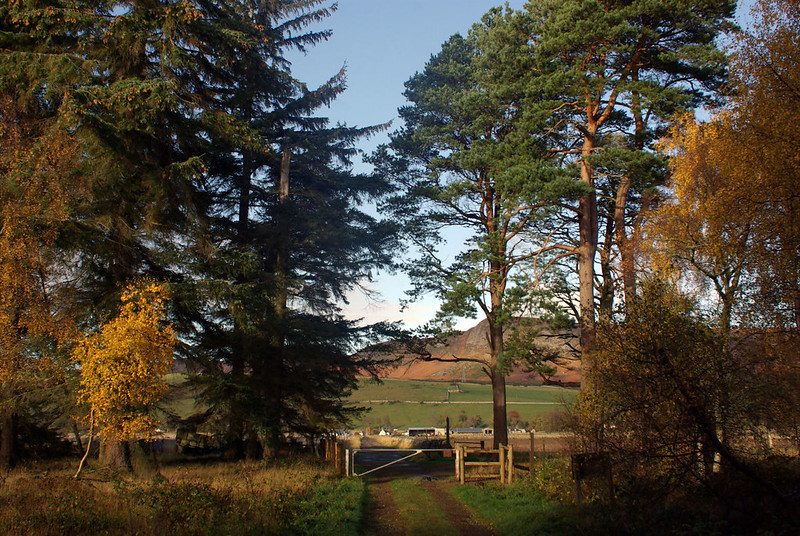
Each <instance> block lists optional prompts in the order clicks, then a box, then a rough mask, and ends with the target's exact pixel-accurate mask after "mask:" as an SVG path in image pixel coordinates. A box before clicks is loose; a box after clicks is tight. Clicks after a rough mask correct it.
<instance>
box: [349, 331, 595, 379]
mask: <svg viewBox="0 0 800 536" xmlns="http://www.w3.org/2000/svg"><path fill="white" fill-rule="evenodd" d="M488 337H489V333H488V322H487V321H485V320H484V321H482V322H480V323H478V324H477V325H476V326H475V327H473V328H470V329H468V330H467V331H464V332H461V333H459V334H456V335H453V336H450V337H447V338H446V339H444V340H433V339H427V340H419V339H415V340H411V341H404V342H400V341H392V342H389V343H384V344H380V345H376V346H373V347H370V348H368V349H367V350H364V351H362V352H360V354H361V355H362V356H363V357H369V358H371V359H374V360H376V361H378V362H380V363H384V365H383V366H382V367H380V371H381V372H380V376H381V377H383V378H392V379H401V380H433V381H450V382H452V381H461V382H488V381H489V379H488V377H487V376H486V374H485V373H484V372H483V369H482V367H481V364H480V361H486V360H488V356H489V342H488ZM535 340H536V346H537V347H538V348H539V349H540V350H542V352H543V353H544V354H546V355H547V357H548V364H550V365H551V366H552V367H553V371H552V374H547V373H539V372H535V371H532V370H530V369H529V368H526V367H525V366H515V367H514V369H513V370H512V372H511V373H510V374H509V375H508V377H507V382H508V383H510V384H517V385H561V386H577V385H579V384H580V379H581V370H580V361H579V360H577V359H576V358H575V357H574V352H573V350H572V348H574V347H576V346H577V343H578V331H577V330H572V331H564V332H557V333H556V332H552V331H550V330H547V329H544V328H540V333H539V334H538V336H537V337H536V339H535ZM463 359H469V360H470V361H461V360H463Z"/></svg>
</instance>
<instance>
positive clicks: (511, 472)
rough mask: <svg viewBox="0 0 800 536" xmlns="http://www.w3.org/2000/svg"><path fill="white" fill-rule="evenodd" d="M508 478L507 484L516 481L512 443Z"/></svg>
mask: <svg viewBox="0 0 800 536" xmlns="http://www.w3.org/2000/svg"><path fill="white" fill-rule="evenodd" d="M507 452H508V478H506V484H513V483H514V447H513V446H512V445H509V446H508V450H507Z"/></svg>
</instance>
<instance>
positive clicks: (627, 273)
mask: <svg viewBox="0 0 800 536" xmlns="http://www.w3.org/2000/svg"><path fill="white" fill-rule="evenodd" d="M630 188H631V179H630V177H629V176H628V175H625V176H624V177H623V178H622V182H621V183H620V185H619V188H617V199H616V201H615V203H614V230H615V232H616V235H617V247H618V248H619V254H620V258H621V261H622V262H621V265H622V289H623V293H624V296H625V305H626V307H627V305H628V304H629V303H631V302H632V301H633V298H634V296H636V267H635V263H634V260H635V256H634V251H633V243H632V242H631V241H630V240H629V238H628V232H627V231H626V229H625V210H626V208H627V204H628V192H629V191H630Z"/></svg>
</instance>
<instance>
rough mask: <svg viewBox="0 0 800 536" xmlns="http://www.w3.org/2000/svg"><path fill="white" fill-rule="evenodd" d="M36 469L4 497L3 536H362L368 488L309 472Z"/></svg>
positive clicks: (0, 495) (310, 467)
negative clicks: (137, 473) (146, 473)
mask: <svg viewBox="0 0 800 536" xmlns="http://www.w3.org/2000/svg"><path fill="white" fill-rule="evenodd" d="M72 472H74V468H73V467H71V466H70V467H66V466H65V467H57V466H52V465H51V466H47V467H43V466H36V467H29V468H25V469H21V470H17V471H15V472H14V473H12V474H11V475H10V476H9V477H8V478H7V479H6V481H5V483H4V485H3V486H2V488H0V534H8V535H19V536H28V535H37V536H39V535H59V536H61V535H84V534H112V535H113V534H123V535H127V534H169V535H176V536H180V535H198V536H202V535H218V534H226V535H251V534H252V535H257V534H258V535H260V534H265V535H271V534H275V535H277V534H280V535H284V534H288V535H298V536H301V535H314V536H324V535H336V536H338V535H342V536H347V535H354V536H355V535H357V534H359V531H360V527H361V523H362V511H361V504H362V502H363V501H362V497H363V494H364V487H363V483H362V482H361V481H360V480H356V479H344V480H340V479H337V478H335V477H334V476H333V475H331V474H330V472H329V471H328V470H327V469H326V468H324V467H322V466H319V465H316V464H314V463H310V462H296V463H290V464H282V465H281V466H279V467H271V468H270V467H265V466H264V465H263V464H259V463H214V464H196V465H180V466H172V467H165V468H163V470H162V475H163V478H159V479H156V480H140V479H136V478H132V477H130V476H129V475H119V474H113V473H107V474H105V473H102V472H94V473H93V472H91V471H90V472H87V473H86V476H85V478H83V479H81V480H78V481H76V480H73V479H72V477H71V474H72Z"/></svg>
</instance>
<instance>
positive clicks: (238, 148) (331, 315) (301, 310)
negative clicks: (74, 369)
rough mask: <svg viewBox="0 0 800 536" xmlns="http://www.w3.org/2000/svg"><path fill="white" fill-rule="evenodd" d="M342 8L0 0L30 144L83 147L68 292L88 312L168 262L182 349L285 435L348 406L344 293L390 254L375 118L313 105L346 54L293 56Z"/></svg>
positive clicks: (103, 312)
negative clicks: (340, 119) (324, 65)
mask: <svg viewBox="0 0 800 536" xmlns="http://www.w3.org/2000/svg"><path fill="white" fill-rule="evenodd" d="M333 10H335V5H333V6H331V7H325V6H324V2H322V1H321V0H312V1H306V0H286V1H280V2H251V1H249V0H243V1H234V2H223V3H219V2H206V1H202V0H201V1H199V2H179V3H175V2H168V1H156V2H149V1H147V2H145V1H133V2H112V3H103V2H94V1H91V0H90V1H82V0H80V1H79V0H76V1H64V2H13V3H9V4H8V5H4V6H2V7H0V30H2V31H0V72H1V73H2V75H3V76H2V77H0V105H2V108H0V120H2V121H3V122H4V124H14V123H15V122H16V123H19V122H22V121H30V122H31V124H34V125H37V127H38V130H34V129H31V130H29V131H27V132H26V136H28V139H29V140H30V142H31V143H33V144H35V143H36V142H37V140H38V139H47V135H48V134H49V133H51V132H62V133H65V134H64V136H65V137H69V139H71V140H73V141H74V144H75V145H76V147H77V149H75V150H74V151H73V153H74V154H75V155H77V156H74V159H73V160H70V161H69V166H67V165H65V167H68V170H69V172H70V173H73V174H74V175H75V176H77V177H80V179H81V181H82V182H81V185H82V186H83V189H81V190H78V189H77V188H76V189H75V190H76V191H77V192H78V194H77V195H75V196H74V199H70V204H69V206H68V209H67V210H68V212H69V217H68V218H66V219H65V222H64V224H63V225H61V227H60V228H59V229H58V248H59V251H60V252H61V254H62V258H63V259H66V260H67V261H68V263H66V264H67V266H66V267H65V268H62V269H61V271H60V272H59V278H58V280H57V281H53V285H54V287H56V286H63V287H65V288H67V289H69V290H71V291H73V292H72V294H71V295H70V301H69V303H64V304H59V305H60V306H63V307H67V306H69V307H70V308H74V310H75V311H77V312H78V313H79V314H77V315H76V318H77V319H78V320H77V321H78V322H79V323H80V324H81V325H84V326H86V327H88V328H90V329H91V327H92V326H95V325H97V324H98V323H100V322H102V320H103V319H104V318H106V317H108V316H110V315H112V314H113V307H114V305H113V304H114V303H115V301H116V300H115V297H116V295H117V294H118V293H119V289H120V288H121V287H122V286H123V285H124V284H125V283H126V282H127V281H128V280H130V279H131V278H133V277H136V276H140V275H143V274H148V275H151V276H153V277H155V278H158V279H162V280H167V281H169V282H170V283H171V284H172V287H173V289H174V290H175V295H174V303H175V308H174V311H173V319H172V320H173V321H174V322H175V325H176V327H177V328H178V329H179V330H180V331H181V335H182V341H183V343H184V344H183V346H182V348H181V352H182V353H183V356H184V357H186V358H188V359H190V360H192V361H193V362H194V364H195V370H197V371H198V372H199V373H200V375H201V378H200V379H199V383H201V384H202V385H204V386H205V387H207V391H206V394H207V402H209V403H210V404H211V407H212V410H216V411H217V416H218V417H221V422H222V423H223V426H225V427H227V428H232V435H233V436H234V437H238V439H241V438H242V435H243V434H244V432H245V430H247V431H249V432H250V435H251V437H255V436H256V435H258V434H262V436H263V434H267V435H270V436H271V437H272V439H271V442H272V443H274V441H273V440H274V439H275V438H276V437H277V436H278V435H279V434H280V433H281V432H282V431H285V430H287V429H293V430H297V431H302V432H304V433H311V434H316V433H321V432H323V431H326V430H330V429H331V428H332V427H334V425H340V424H341V423H342V422H343V421H344V420H345V419H346V412H345V411H344V408H343V404H342V402H341V398H342V396H344V395H346V394H347V393H348V390H349V389H350V388H351V387H352V385H353V377H354V374H355V372H356V370H357V369H356V364H355V363H354V362H353V361H352V360H350V359H349V358H348V357H347V356H348V355H349V354H350V353H352V351H353V350H354V348H355V347H356V346H357V345H358V343H359V340H360V339H361V338H362V337H364V336H365V335H364V331H362V330H360V329H359V328H357V327H356V325H355V323H352V322H347V321H345V320H343V319H342V318H341V315H340V311H339V308H338V305H337V304H338V303H341V301H342V300H344V299H345V297H346V295H347V293H348V292H349V291H351V290H353V289H354V288H355V287H356V286H357V285H358V284H359V282H361V281H363V280H365V279H369V278H370V277H371V276H372V275H373V271H374V270H375V269H377V268H379V267H388V266H389V265H390V264H391V258H390V257H389V255H388V253H387V251H388V250H389V249H390V248H391V247H392V243H393V238H392V232H393V229H392V227H391V226H389V225H386V224H384V223H382V222H381V221H379V220H377V219H376V218H374V217H371V216H369V215H368V214H366V213H365V212H363V211H362V210H361V208H360V207H361V204H362V203H364V202H367V201H369V200H370V199H372V198H373V197H374V196H379V195H382V194H383V193H385V191H386V187H385V185H383V184H382V183H381V182H380V181H377V180H375V179H374V178H373V177H370V176H361V175H354V174H352V173H351V172H350V159H351V158H352V156H353V155H354V154H356V149H355V147H354V143H355V141H356V140H358V139H359V138H361V137H363V136H366V135H369V134H371V133H373V132H375V131H376V130H377V129H378V128H380V127H367V128H360V129H359V128H351V127H347V126H344V125H335V126H331V125H329V124H328V121H327V119H325V118H321V117H316V116H315V115H314V114H315V113H316V110H317V109H318V108H320V107H321V106H323V105H326V104H329V103H330V102H331V101H332V100H333V99H334V98H335V97H336V96H337V95H338V94H340V93H341V92H342V91H343V90H344V88H345V79H344V72H339V73H335V74H334V76H333V77H332V78H331V80H330V81H329V82H328V83H326V84H324V85H323V86H321V87H320V88H317V89H316V90H309V89H308V88H307V87H306V86H305V84H303V83H302V82H301V81H299V80H297V79H295V78H294V77H293V76H292V73H291V70H290V64H289V63H288V62H287V61H286V59H285V58H284V55H285V54H286V52H287V51H289V50H290V49H301V50H305V49H306V48H307V47H310V46H313V45H315V44H317V43H319V42H320V41H322V40H324V39H325V38H327V36H328V35H329V32H325V31H323V32H312V31H306V28H307V27H308V25H309V24H310V23H312V22H318V21H320V20H322V19H324V18H325V17H327V16H328V15H329V14H330V13H331V12H332V11H333ZM40 125H44V126H40ZM48 129H49V130H48ZM68 156H73V155H68ZM287 156H288V157H290V158H287ZM61 161H66V159H65V158H62V160H61ZM284 163H286V164H288V168H287V169H288V178H289V182H290V183H291V186H290V187H289V188H288V189H287V190H286V192H285V193H284V189H283V187H282V186H281V184H280V183H281V178H282V167H283V164H284ZM48 283H49V282H48Z"/></svg>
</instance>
